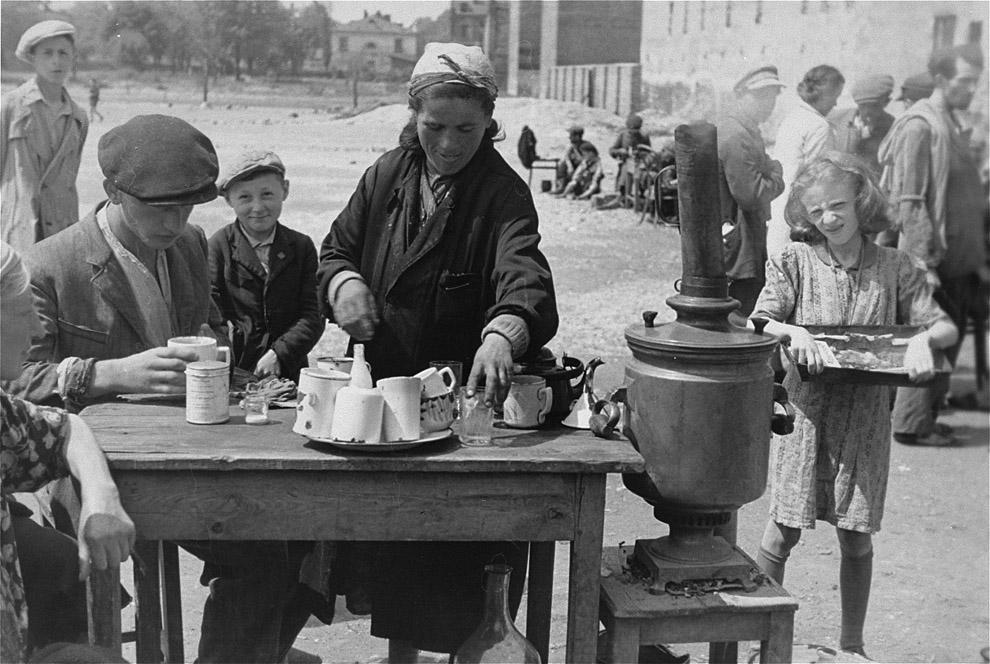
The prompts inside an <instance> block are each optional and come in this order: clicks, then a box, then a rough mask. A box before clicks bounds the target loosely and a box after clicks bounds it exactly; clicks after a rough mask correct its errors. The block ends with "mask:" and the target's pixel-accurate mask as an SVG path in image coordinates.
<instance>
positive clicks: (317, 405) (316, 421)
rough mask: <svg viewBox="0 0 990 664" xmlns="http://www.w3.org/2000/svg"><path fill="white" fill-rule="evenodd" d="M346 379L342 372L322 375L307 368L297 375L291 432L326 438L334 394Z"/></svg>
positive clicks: (331, 415) (330, 426)
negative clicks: (294, 418) (293, 419)
mask: <svg viewBox="0 0 990 664" xmlns="http://www.w3.org/2000/svg"><path fill="white" fill-rule="evenodd" d="M348 381H350V376H348V375H347V374H345V373H344V372H343V371H323V370H321V369H314V368H311V367H307V368H305V369H303V370H302V371H300V372H299V387H298V395H299V397H298V400H297V401H296V423H295V424H294V425H293V426H292V430H293V431H294V432H296V433H298V434H302V435H303V436H311V437H314V438H329V437H330V432H331V428H332V426H333V413H334V404H335V402H336V399H337V393H338V392H339V391H340V389H341V388H343V387H346V386H347V383H348Z"/></svg>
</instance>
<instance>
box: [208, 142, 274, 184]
mask: <svg viewBox="0 0 990 664" xmlns="http://www.w3.org/2000/svg"><path fill="white" fill-rule="evenodd" d="M258 171H271V172H273V173H278V174H279V175H282V176H284V175H285V164H283V163H282V160H281V159H279V158H278V155H277V154H275V153H274V152H272V151H270V150H249V151H247V152H242V153H241V154H239V155H237V157H236V158H235V159H234V160H233V161H231V162H230V163H228V164H227V165H226V166H224V168H223V169H221V171H220V179H219V180H217V189H219V190H220V193H221V194H222V193H224V192H226V191H227V188H228V187H230V185H232V184H234V182H235V181H236V180H240V179H243V178H245V177H247V176H248V175H251V174H252V173H257V172H258Z"/></svg>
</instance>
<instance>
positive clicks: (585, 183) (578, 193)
mask: <svg viewBox="0 0 990 664" xmlns="http://www.w3.org/2000/svg"><path fill="white" fill-rule="evenodd" d="M579 149H580V151H581V163H580V164H579V165H578V167H577V170H575V171H574V174H573V175H571V179H570V182H568V183H567V186H566V187H564V191H563V192H561V193H560V194H558V196H561V197H563V198H576V199H577V200H581V201H586V200H589V199H590V198H591V197H592V196H594V195H595V194H597V193H599V192H601V190H602V180H603V179H604V178H605V171H604V170H603V169H602V160H601V158H600V157H599V156H598V148H596V147H595V144H594V143H591V142H589V141H585V142H584V143H582V144H581V147H580V148H579Z"/></svg>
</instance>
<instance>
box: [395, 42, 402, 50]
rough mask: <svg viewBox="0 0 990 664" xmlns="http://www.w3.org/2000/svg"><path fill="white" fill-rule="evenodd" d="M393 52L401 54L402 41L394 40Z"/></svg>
mask: <svg viewBox="0 0 990 664" xmlns="http://www.w3.org/2000/svg"><path fill="white" fill-rule="evenodd" d="M395 52H396V53H402V52H403V48H402V40H401V39H396V40H395Z"/></svg>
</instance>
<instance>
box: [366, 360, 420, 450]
mask: <svg viewBox="0 0 990 664" xmlns="http://www.w3.org/2000/svg"><path fill="white" fill-rule="evenodd" d="M377 386H378V389H379V390H381V392H382V397H383V398H384V400H385V405H384V409H383V411H382V440H384V441H385V442H386V443H393V442H398V441H403V440H405V441H409V440H419V436H420V430H419V397H420V393H421V391H422V387H423V386H422V383H421V382H420V380H419V378H415V377H413V378H408V377H406V376H395V377H392V378H382V379H380V380H379V381H378V383H377Z"/></svg>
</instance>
